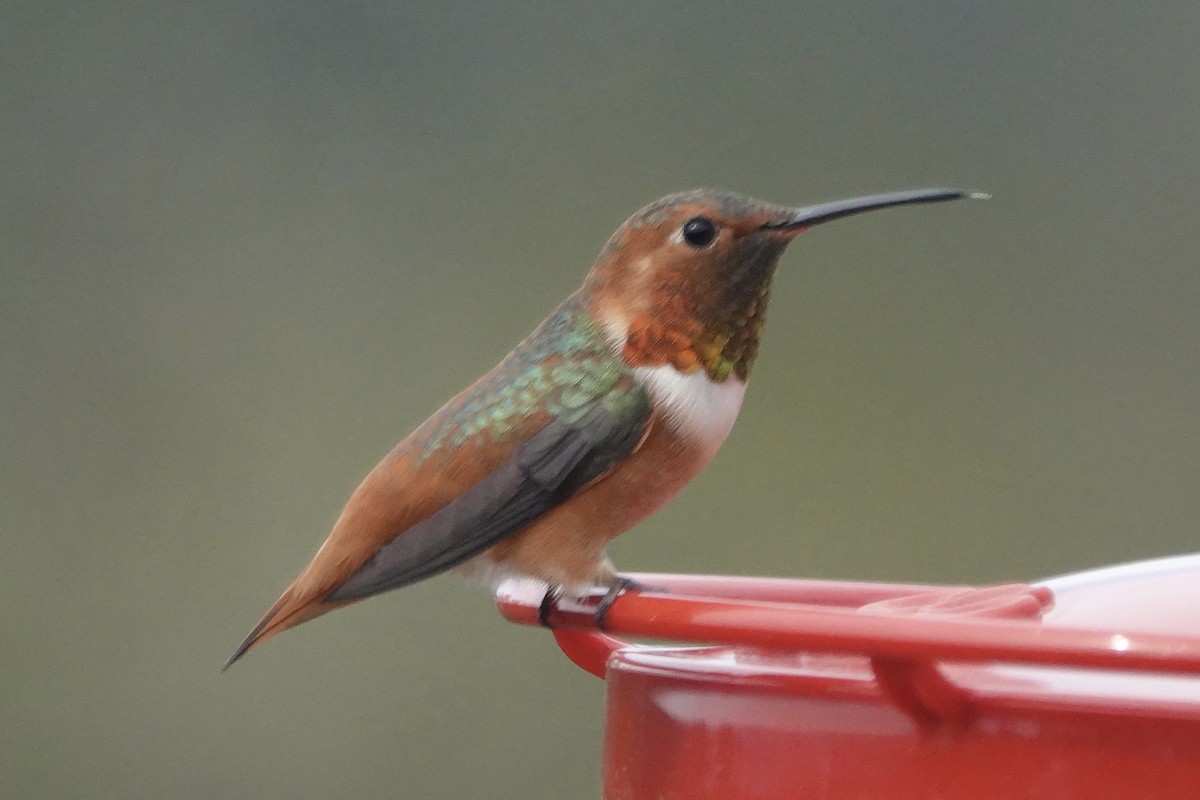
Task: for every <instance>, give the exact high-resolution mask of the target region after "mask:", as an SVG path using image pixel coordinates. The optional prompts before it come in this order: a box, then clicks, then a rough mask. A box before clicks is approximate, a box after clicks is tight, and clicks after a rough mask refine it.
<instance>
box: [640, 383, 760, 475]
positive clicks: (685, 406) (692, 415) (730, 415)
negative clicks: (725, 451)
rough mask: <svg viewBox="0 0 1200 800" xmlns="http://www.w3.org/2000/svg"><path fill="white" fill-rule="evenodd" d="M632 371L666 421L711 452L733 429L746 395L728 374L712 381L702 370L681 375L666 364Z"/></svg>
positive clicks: (742, 387) (739, 384)
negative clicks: (717, 380) (719, 379)
mask: <svg viewBox="0 0 1200 800" xmlns="http://www.w3.org/2000/svg"><path fill="white" fill-rule="evenodd" d="M633 372H634V375H636V376H637V378H638V380H639V381H640V382H641V383H642V385H643V386H645V387H646V390H647V391H648V392H649V393H650V397H651V398H652V399H653V400H654V405H655V407H656V408H657V409H658V410H660V411H661V412H663V414H664V415H665V416H666V418H667V421H668V422H669V423H670V424H671V425H672V426H673V427H674V428H675V429H676V430H678V431H679V432H680V433H682V434H684V435H685V436H687V437H688V438H689V439H692V440H693V441H696V442H697V443H699V444H702V445H704V446H705V447H706V448H708V449H710V450H711V451H712V452H713V453H715V452H716V451H717V448H719V447H720V446H721V443H722V442H724V441H725V437H726V436H728V435H729V431H730V429H732V428H733V423H734V420H736V419H737V415H738V411H740V410H741V408H742V398H743V397H744V396H745V395H746V384H745V383H744V382H743V381H741V380H738V379H737V378H736V377H734V376H732V375H731V376H729V377H728V378H726V379H725V380H724V381H722V382H721V383H714V382H713V381H712V380H710V379H709V377H708V375H707V374H706V373H705V372H704V371H703V370H696V371H695V372H691V373H688V374H686V375H684V374H683V373H681V372H679V371H678V370H677V369H675V368H674V367H672V366H670V365H665V366H660V367H635V368H634V370H633Z"/></svg>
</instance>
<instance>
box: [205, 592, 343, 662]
mask: <svg viewBox="0 0 1200 800" xmlns="http://www.w3.org/2000/svg"><path fill="white" fill-rule="evenodd" d="M343 605H346V603H325V602H322V601H321V600H319V599H316V598H312V597H308V598H304V597H300V596H299V595H298V594H297V592H296V591H295V588H294V587H289V588H288V590H287V591H286V592H284V593H283V595H281V596H280V598H279V599H278V600H276V601H275V604H274V605H272V606H271V607H270V608H269V609H267V613H266V614H263V616H262V619H260V620H259V621H258V624H257V625H255V626H254V628H253V629H252V630H251V631H250V633H249V634H248V635H247V636H246V638H245V639H243V640H242V643H241V644H239V645H238V646H237V649H236V650H234V651H233V655H231V656H229V658H228V659H227V660H226V661H225V663H224V664H223V665H222V666H221V672H224V671H225V670H227V669H229V668H230V667H231V666H233V664H234V662H236V661H237V660H238V659H240V658H241V657H242V656H244V655H246V653H248V652H250V651H251V650H253V649H254V648H255V647H257V646H258V645H260V644H262V643H263V642H265V641H266V640H267V639H269V638H271V637H272V636H274V635H275V634H277V633H280V632H282V631H286V630H287V629H288V628H293V627H295V626H297V625H299V624H300V623H302V622H308V621H309V620H310V619H313V618H314V617H319V616H321V615H322V614H324V613H326V612H328V611H332V610H333V609H335V608H338V607H339V606H343Z"/></svg>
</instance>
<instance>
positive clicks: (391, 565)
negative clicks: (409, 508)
mask: <svg viewBox="0 0 1200 800" xmlns="http://www.w3.org/2000/svg"><path fill="white" fill-rule="evenodd" d="M614 400H617V401H618V402H614ZM649 418H650V402H649V399H648V398H647V397H646V395H645V393H644V392H643V391H642V390H641V389H640V388H639V387H634V388H632V389H625V390H624V391H623V392H622V393H621V396H620V397H619V398H614V397H613V395H611V394H610V395H607V396H601V397H597V398H595V399H593V400H591V401H590V402H588V403H587V404H586V405H584V406H582V407H580V408H577V409H573V410H572V411H571V413H570V414H569V415H563V416H559V417H557V418H555V419H553V420H551V421H550V423H549V424H547V425H546V426H545V427H544V428H542V429H541V430H540V431H538V432H537V433H535V434H533V435H532V436H530V437H529V439H528V440H526V441H525V442H523V443H522V444H521V445H520V446H519V447H517V448H516V450H515V451H514V453H513V455H512V456H511V457H510V458H509V459H508V460H507V461H505V462H504V463H502V464H501V465H500V466H499V467H498V468H496V469H495V470H493V471H492V472H490V473H489V474H488V475H486V476H485V477H484V478H482V479H481V480H480V481H479V482H477V483H476V484H475V485H474V486H472V487H471V488H469V489H467V490H466V491H465V492H463V493H462V494H461V495H459V496H458V497H457V498H456V499H454V500H452V501H451V502H450V503H449V504H448V505H446V506H444V507H443V508H442V509H441V510H439V511H437V512H435V513H434V514H432V515H431V516H429V517H426V518H425V519H424V520H422V521H421V522H418V523H417V524H415V525H413V526H412V527H410V528H408V529H407V530H406V531H404V532H403V533H402V534H400V535H399V536H397V537H396V538H395V539H393V540H392V541H391V542H389V543H388V544H386V545H384V546H383V547H382V548H380V549H379V550H377V551H376V552H375V554H374V555H373V556H371V558H370V559H369V560H368V561H367V562H366V563H365V564H363V566H362V567H360V568H359V569H358V570H357V571H356V572H354V573H353V574H351V575H350V577H349V578H348V579H346V581H345V582H343V583H342V584H341V585H340V586H339V587H338V588H337V589H335V590H334V591H333V592H332V593H331V594H330V595H329V596H328V597H327V600H328V601H330V602H342V601H348V600H357V599H361V598H363V597H368V596H370V595H373V594H378V593H379V592H384V591H388V590H389V589H397V588H399V587H401V586H405V585H407V584H410V583H414V582H416V581H419V580H421V579H423V578H427V577H429V576H431V575H434V574H436V573H438V572H442V571H444V570H447V569H449V568H451V567H454V566H456V565H458V564H461V563H462V562H464V561H466V560H467V559H469V558H471V557H472V556H475V555H478V554H479V553H481V552H483V551H484V550H486V549H487V548H488V547H490V546H491V545H493V544H495V543H496V542H498V541H500V540H501V539H503V538H505V537H506V536H510V535H512V534H514V533H517V532H518V531H520V530H521V529H523V528H524V527H526V526H527V525H529V524H530V523H531V522H533V521H534V520H536V519H537V518H538V517H540V516H541V515H542V514H544V513H546V512H547V511H549V510H550V509H552V508H554V507H555V506H557V505H559V504H560V503H563V502H564V501H566V500H567V499H568V498H570V497H571V496H572V495H573V494H575V493H576V492H578V491H579V490H580V489H582V488H583V487H584V486H586V485H588V484H589V483H591V482H592V481H593V480H595V479H596V478H599V477H600V476H602V475H604V474H605V473H606V472H608V471H609V470H610V469H612V468H613V467H614V466H615V465H616V464H617V463H619V462H620V461H621V459H623V458H624V457H625V456H627V455H628V454H629V453H630V452H632V451H633V450H634V449H635V448H636V447H637V445H638V443H639V442H640V441H641V439H642V436H643V434H644V433H645V430H646V425H647V424H648V421H649Z"/></svg>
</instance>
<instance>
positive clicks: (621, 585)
mask: <svg viewBox="0 0 1200 800" xmlns="http://www.w3.org/2000/svg"><path fill="white" fill-rule="evenodd" d="M630 589H632V590H633V591H635V592H665V591H667V590H666V589H664V588H663V587H661V586H647V585H646V584H644V583H639V582H638V581H635V580H634V579H633V578H626V577H624V576H622V575H618V576H617V579H616V580H615V581H613V584H612V586H609V587H608V591H607V592H605V593H604V597H602V598H600V602H599V603H597V604H596V613H595V620H596V627H597V628H599V629H600V630H604V626H605V622H606V620H607V619H608V612H609V610H610V609H611V608H612V604H613V603H614V602H615V601H616V599H617V598H618V597H620V596H621V595H622V594H623V593H624V592H626V591H628V590H630Z"/></svg>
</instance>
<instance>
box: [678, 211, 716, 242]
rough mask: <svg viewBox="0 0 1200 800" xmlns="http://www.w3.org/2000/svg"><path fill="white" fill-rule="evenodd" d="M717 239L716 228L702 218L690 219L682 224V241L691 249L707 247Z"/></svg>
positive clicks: (709, 221)
mask: <svg viewBox="0 0 1200 800" xmlns="http://www.w3.org/2000/svg"><path fill="white" fill-rule="evenodd" d="M715 238H717V226H716V225H714V224H713V222H712V220H710V219H706V218H704V217H692V218H691V219H689V220H688V221H687V222H685V223H683V240H684V241H685V242H687V243H688V244H690V245H691V246H692V247H708V246H709V245H710V244H712V243H713V239H715Z"/></svg>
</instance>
